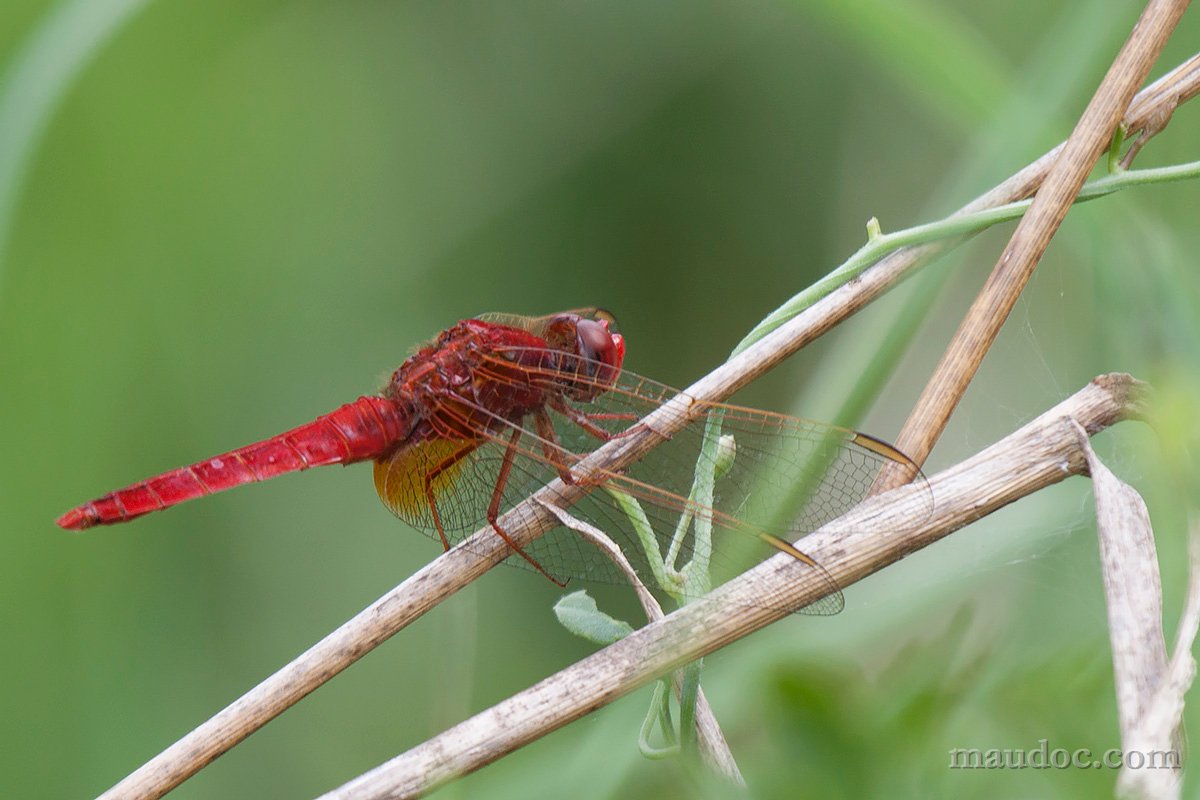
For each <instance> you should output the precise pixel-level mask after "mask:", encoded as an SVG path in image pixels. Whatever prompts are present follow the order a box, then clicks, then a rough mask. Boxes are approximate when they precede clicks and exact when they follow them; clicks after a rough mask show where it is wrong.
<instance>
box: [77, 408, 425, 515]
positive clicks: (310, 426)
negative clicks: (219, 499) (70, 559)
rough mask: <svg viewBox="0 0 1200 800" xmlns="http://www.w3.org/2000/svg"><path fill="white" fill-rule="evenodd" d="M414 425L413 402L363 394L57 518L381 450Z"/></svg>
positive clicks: (147, 503) (145, 507)
mask: <svg viewBox="0 0 1200 800" xmlns="http://www.w3.org/2000/svg"><path fill="white" fill-rule="evenodd" d="M411 427H412V416H411V414H410V413H409V411H408V410H407V409H406V408H403V407H401V406H399V405H397V404H396V403H395V402H393V401H392V400H389V399H387V398H383V397H360V398H358V399H357V400H355V401H354V402H353V403H347V404H346V405H344V406H342V407H341V408H339V409H337V410H336V411H333V412H331V413H329V414H325V415H324V416H321V417H317V419H315V420H313V421H312V422H309V423H307V424H305V425H301V426H300V427H298V428H293V429H292V430H290V431H287V432H285V433H281V434H279V435H278V436H273V437H271V438H270V439H265V440H263V441H261V442H256V443H254V444H251V445H247V446H245V447H241V448H238V449H237V450H232V451H230V452H228V453H224V454H222V455H219V456H215V457H213V458H209V459H206V460H204V461H200V462H197V463H195V464H192V465H190V466H186V467H180V468H178V469H173V470H171V471H170V472H164V473H163V474H161V475H158V476H156V477H153V478H148V479H147V480H144V481H140V482H138V483H135V484H133V485H131V486H127V487H125V488H124V489H118V490H116V491H115V492H110V493H109V494H106V495H104V496H103V497H100V498H97V499H96V500H93V501H91V502H90V503H85V504H83V505H81V506H79V507H77V508H73V509H71V510H70V511H68V512H67V513H66V514H63V515H62V516H61V517H59V518H58V520H57V522H58V525H59V526H60V527H63V528H67V529H69V530H82V529H84V528H90V527H92V526H93V525H107V524H110V523H114V522H124V521H126V520H130V519H133V518H134V517H140V516H141V515H143V514H148V513H149V512H151V511H158V510H159V509H163V508H170V507H171V506H173V505H176V504H178V503H182V502H184V501H186V500H192V499H194V498H197V497H203V496H204V495H208V494H213V493H214V492H220V491H224V490H225V489H232V488H233V487H234V486H241V485H242V484H244V483H253V482H256V481H264V480H267V479H268V478H274V477H275V476H277V475H283V474H286V473H288V472H298V471H300V470H305V469H308V468H309V467H320V466H325V465H327V464H352V463H354V462H356V461H365V460H366V459H369V458H377V457H379V456H382V455H384V454H385V453H387V452H388V451H389V450H391V449H392V448H393V447H394V446H395V445H396V444H397V443H398V442H399V441H401V440H402V439H403V438H404V437H405V436H407V435H408V433H409V431H410V429H411Z"/></svg>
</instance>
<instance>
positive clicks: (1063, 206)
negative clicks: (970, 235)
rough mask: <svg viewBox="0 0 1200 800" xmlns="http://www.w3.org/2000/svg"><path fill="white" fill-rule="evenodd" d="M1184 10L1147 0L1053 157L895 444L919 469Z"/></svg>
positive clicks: (886, 477) (1180, 2) (1173, 0)
mask: <svg viewBox="0 0 1200 800" xmlns="http://www.w3.org/2000/svg"><path fill="white" fill-rule="evenodd" d="M1187 6H1188V0H1150V3H1149V4H1147V6H1146V8H1145V10H1144V11H1143V12H1142V16H1141V17H1140V18H1139V19H1138V21H1137V23H1136V24H1135V25H1134V28H1133V31H1132V32H1131V33H1130V34H1129V39H1128V40H1127V41H1126V42H1125V45H1124V46H1123V47H1122V48H1121V51H1120V52H1119V53H1118V54H1117V57H1116V58H1115V59H1114V60H1113V63H1112V66H1111V67H1109V70H1108V73H1107V74H1106V75H1105V76H1104V79H1103V80H1102V81H1101V82H1100V86H1099V87H1098V88H1097V89H1096V93H1095V95H1093V97H1092V100H1091V102H1089V103H1088V106H1087V108H1086V109H1084V112H1083V115H1082V116H1081V117H1080V118H1079V122H1078V124H1077V125H1076V126H1075V130H1074V131H1072V132H1071V135H1070V137H1068V139H1067V142H1066V144H1065V145H1064V146H1063V147H1062V149H1061V151H1060V152H1059V155H1058V157H1057V158H1056V159H1055V160H1054V166H1053V167H1051V169H1050V172H1049V173H1048V174H1047V175H1046V179H1045V181H1044V182H1043V183H1042V185H1041V187H1040V188H1039V189H1038V192H1037V195H1036V196H1035V197H1034V199H1033V204H1032V205H1031V206H1030V207H1029V211H1028V212H1026V214H1025V216H1023V217H1022V218H1021V221H1020V222H1019V223H1018V224H1017V227H1016V230H1015V231H1013V235H1012V238H1010V239H1009V242H1008V245H1007V246H1005V248H1004V251H1003V252H1002V253H1001V254H1000V258H999V259H998V260H997V261H996V265H995V267H993V269H992V273H991V275H989V276H988V279H987V282H986V283H985V284H984V286H983V288H982V289H981V290H980V292H979V295H978V296H977V297H976V298H975V302H973V303H972V304H971V307H970V309H969V310H968V311H967V314H966V316H965V317H964V318H963V321H962V323H961V325H960V326H959V328H958V331H957V332H956V333H955V334H954V338H953V339H952V340H951V342H950V345H949V347H947V349H946V352H945V354H944V355H943V356H942V360H941V361H940V362H938V365H937V367H936V368H935V369H934V372H933V375H932V376H930V378H929V382H928V383H927V384H926V385H925V390H924V391H923V392H922V393H921V397H920V398H919V399H918V400H917V403H916V405H915V406H914V408H913V410H912V413H911V414H910V415H909V418H908V420H907V421H906V422H905V423H904V427H903V428H902V429H901V431H900V435H899V436H898V437H897V439H896V447H897V448H899V449H900V450H901V452H903V453H905V454H907V455H908V457H909V458H911V459H913V461H914V462H916V463H917V464H918V465H920V464H923V463H925V459H926V458H927V457H928V456H929V453H930V451H931V450H933V445H934V443H935V442H937V440H938V438H939V437H940V436H941V435H942V431H944V430H945V428H946V424H947V423H948V422H949V421H950V416H951V414H953V413H954V409H955V408H957V406H958V402H959V400H961V399H962V396H963V394H964V393H966V391H967V386H968V385H969V384H970V382H971V379H972V378H974V377H975V373H976V372H977V371H978V370H979V365H980V364H982V363H983V358H984V356H985V355H987V352H988V350H990V349H991V347H992V343H993V342H995V341H996V337H997V336H998V335H999V333H1000V329H1001V328H1002V327H1003V325H1004V321H1005V320H1006V319H1008V315H1009V313H1011V312H1012V309H1013V307H1014V306H1015V305H1016V303H1017V299H1018V298H1019V297H1020V296H1021V292H1022V291H1023V290H1024V288H1025V285H1026V284H1027V283H1028V282H1029V279H1030V278H1031V277H1032V276H1033V271H1034V269H1035V268H1036V267H1037V265H1038V262H1039V261H1040V260H1041V258H1042V255H1043V254H1044V253H1045V252H1046V248H1047V247H1049V245H1050V240H1051V238H1053V236H1054V234H1055V233H1056V232H1057V231H1058V228H1059V226H1060V225H1061V224H1062V221H1063V220H1064V219H1065V218H1066V216H1067V212H1068V211H1069V210H1070V209H1071V205H1072V204H1073V203H1074V202H1075V197H1076V196H1077V195H1078V194H1079V189H1080V188H1081V187H1082V186H1083V183H1084V181H1086V180H1087V176H1088V175H1089V174H1090V173H1091V171H1092V169H1093V168H1094V167H1095V165H1096V161H1097V160H1098V159H1099V158H1100V155H1101V154H1102V153H1103V152H1104V151H1105V149H1106V148H1107V147H1108V145H1109V143H1110V142H1111V141H1112V137H1113V133H1114V132H1115V131H1116V129H1117V126H1118V124H1119V123H1120V122H1121V118H1122V116H1123V115H1124V114H1125V111H1126V109H1128V108H1129V104H1130V102H1131V101H1132V100H1133V96H1134V93H1135V92H1137V89H1138V87H1139V86H1141V85H1142V83H1143V82H1144V81H1145V80H1146V76H1147V75H1148V74H1149V73H1150V68H1151V67H1152V66H1153V65H1154V62H1155V61H1157V60H1158V56H1159V53H1161V52H1162V48H1163V46H1164V45H1165V44H1166V42H1167V39H1168V38H1170V36H1171V33H1172V31H1174V30H1175V26H1176V25H1178V24H1179V19H1180V18H1181V17H1182V16H1183V12H1184V11H1185V10H1186V9H1187ZM1165 124H1166V123H1165V121H1164V120H1163V119H1161V118H1160V119H1155V120H1153V121H1152V126H1153V129H1156V130H1161V129H1162V127H1163V126H1165ZM1147 133H1150V131H1149V130H1148V131H1147ZM1142 144H1144V140H1139V144H1138V147H1139V148H1140V147H1141V146H1142ZM911 479H912V474H911V471H910V468H909V467H907V466H901V465H898V464H889V465H887V466H885V468H884V471H883V473H882V474H881V475H880V476H879V479H878V481H877V482H876V486H877V487H878V489H880V490H883V489H888V488H891V487H893V486H898V485H899V484H901V483H903V482H905V481H908V480H911Z"/></svg>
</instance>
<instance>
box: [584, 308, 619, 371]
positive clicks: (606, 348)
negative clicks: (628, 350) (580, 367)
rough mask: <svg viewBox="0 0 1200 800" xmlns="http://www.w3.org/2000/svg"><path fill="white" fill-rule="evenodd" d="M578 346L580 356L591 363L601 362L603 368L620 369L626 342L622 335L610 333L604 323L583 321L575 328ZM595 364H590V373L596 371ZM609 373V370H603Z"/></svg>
mask: <svg viewBox="0 0 1200 800" xmlns="http://www.w3.org/2000/svg"><path fill="white" fill-rule="evenodd" d="M575 337H576V344H577V346H578V348H579V355H580V356H582V357H583V358H586V359H588V361H589V362H599V363H600V364H602V365H603V366H606V367H612V368H614V369H618V368H620V366H621V360H622V359H623V358H624V356H625V340H624V339H623V338H622V337H621V335H620V334H614V333H610V332H609V330H608V326H607V325H605V324H604V322H601V321H596V320H590V319H581V320H579V323H578V325H576V327H575ZM595 367H596V365H595V363H589V365H588V372H589V373H593V372H594V371H595ZM603 372H605V373H608V372H609V370H603Z"/></svg>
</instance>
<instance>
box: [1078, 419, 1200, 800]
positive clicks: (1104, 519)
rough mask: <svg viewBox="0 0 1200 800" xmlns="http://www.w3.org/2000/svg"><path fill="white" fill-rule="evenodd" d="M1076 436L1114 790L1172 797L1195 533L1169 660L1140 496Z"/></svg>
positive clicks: (1192, 617)
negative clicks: (1104, 609)
mask: <svg viewBox="0 0 1200 800" xmlns="http://www.w3.org/2000/svg"><path fill="white" fill-rule="evenodd" d="M1079 439H1080V446H1081V447H1082V448H1083V452H1084V454H1085V455H1086V457H1087V460H1088V471H1089V472H1090V473H1091V475H1092V484H1093V492H1094V494H1095V497H1096V529H1097V532H1098V533H1099V536H1100V561H1101V567H1102V569H1103V573H1104V596H1105V600H1106V603H1107V605H1108V628H1109V638H1110V640H1111V642H1112V651H1113V677H1114V679H1115V682H1116V687H1117V712H1118V716H1119V718H1120V722H1121V743H1122V745H1123V749H1124V765H1123V766H1122V768H1121V774H1120V777H1119V778H1118V779H1117V787H1118V790H1119V791H1120V793H1121V795H1122V796H1123V797H1129V798H1139V800H1170V798H1178V797H1179V795H1180V792H1181V790H1182V788H1183V773H1182V766H1183V761H1182V758H1183V752H1184V748H1183V737H1182V735H1181V731H1180V725H1181V723H1182V717H1183V696H1184V693H1185V692H1186V691H1187V689H1188V688H1189V687H1190V686H1191V684H1192V679H1193V678H1194V677H1195V673H1196V662H1195V659H1193V658H1192V654H1191V647H1192V642H1193V641H1194V640H1195V637H1196V630H1197V626H1200V562H1198V558H1200V553H1197V546H1198V544H1197V538H1200V537H1198V532H1197V531H1193V535H1192V542H1191V544H1192V548H1191V559H1190V569H1189V574H1190V581H1189V591H1188V601H1187V606H1186V608H1185V611H1184V614H1183V617H1182V618H1181V619H1180V621H1179V632H1178V635H1177V639H1178V641H1177V644H1176V648H1175V654H1174V656H1173V657H1172V659H1171V661H1170V663H1168V661H1167V649H1166V641H1165V640H1164V637H1163V629H1162V582H1161V581H1160V579H1159V572H1158V553H1157V551H1156V549H1155V546H1154V530H1153V528H1152V527H1151V525H1150V514H1149V512H1148V511H1147V510H1146V504H1145V503H1144V502H1143V501H1142V498H1141V496H1140V495H1139V494H1138V493H1137V492H1136V491H1135V490H1134V489H1133V488H1131V487H1130V486H1127V485H1126V484H1124V483H1122V482H1121V481H1120V480H1119V479H1118V478H1117V477H1116V476H1115V475H1113V474H1112V472H1111V471H1109V469H1108V468H1107V467H1105V466H1104V464H1103V463H1102V462H1101V461H1100V459H1099V458H1097V456H1096V454H1095V452H1093V450H1092V448H1091V445H1090V443H1089V442H1088V438H1087V435H1086V434H1085V433H1084V431H1082V430H1080V431H1079Z"/></svg>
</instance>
